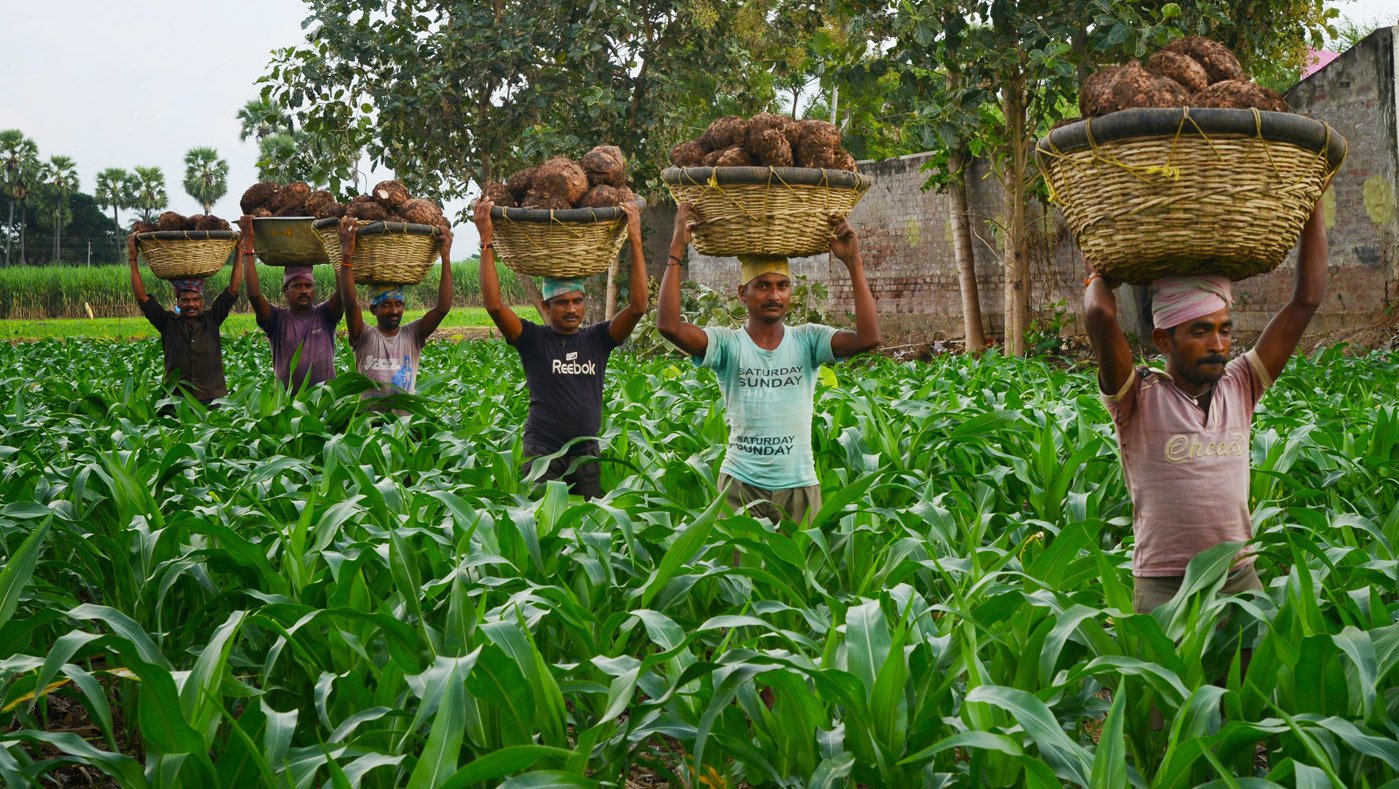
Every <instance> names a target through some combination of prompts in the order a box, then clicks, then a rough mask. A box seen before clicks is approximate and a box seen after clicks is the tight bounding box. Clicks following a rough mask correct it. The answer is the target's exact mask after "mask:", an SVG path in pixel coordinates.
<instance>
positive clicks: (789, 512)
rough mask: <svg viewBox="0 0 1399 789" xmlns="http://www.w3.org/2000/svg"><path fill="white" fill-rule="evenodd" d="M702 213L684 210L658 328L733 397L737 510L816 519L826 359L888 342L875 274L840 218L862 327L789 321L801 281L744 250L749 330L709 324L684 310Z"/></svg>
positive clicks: (840, 248)
mask: <svg viewBox="0 0 1399 789" xmlns="http://www.w3.org/2000/svg"><path fill="white" fill-rule="evenodd" d="M699 219H700V216H699V212H698V211H697V210H696V209H695V208H694V206H692V205H690V204H689V203H681V204H680V206H679V208H678V210H677V211H676V214H675V233H674V236H673V237H672V239H671V242H670V257H669V258H668V259H667V260H666V270H665V277H664V278H662V280H661V295H660V303H659V305H658V307H657V313H656V328H657V329H659V330H660V332H661V334H662V335H663V336H664V337H665V338H666V339H667V340H669V341H670V342H671V343H673V344H674V345H675V346H676V347H677V348H679V349H680V350H682V351H684V352H685V353H687V354H689V355H690V356H691V357H692V358H693V359H694V361H695V363H696V364H697V365H699V366H701V367H708V368H709V369H711V370H713V371H714V373H715V375H716V376H717V377H718V379H719V388H720V390H721V391H722V392H723V394H724V407H725V409H726V411H727V421H728V424H729V446H728V450H727V451H726V452H725V454H724V463H723V465H722V466H721V467H720V470H719V489H720V490H721V491H723V492H724V493H725V495H726V497H727V499H728V503H729V506H730V507H732V508H733V509H735V510H742V509H747V510H748V511H749V512H751V513H753V514H754V515H757V516H759V517H764V518H768V519H770V520H772V521H774V522H777V521H780V520H782V519H784V518H790V519H791V520H793V521H796V522H797V523H802V522H804V521H807V520H808V519H809V518H811V517H813V516H815V514H816V513H817V511H819V510H820V509H821V487H820V485H819V483H818V480H817V477H816V462H815V459H814V457H813V456H812V451H811V419H812V402H813V398H814V396H815V393H816V371H817V369H818V368H819V367H820V366H821V365H822V364H829V363H831V362H833V361H835V360H836V359H845V358H849V357H851V356H854V355H856V354H860V353H865V352H866V351H871V350H874V349H875V348H876V347H878V346H879V316H878V314H877V312H876V308H875V303H874V294H873V293H871V292H870V288H869V283H868V282H866V281H865V268H864V263H863V262H862V261H861V259H860V244H859V240H858V239H857V238H856V236H855V231H854V229H852V228H851V227H850V225H849V224H848V223H847V222H845V220H843V219H841V220H832V232H833V233H834V239H833V240H832V241H831V253H832V254H834V255H835V256H836V258H838V259H839V260H840V261H841V262H842V263H844V264H845V266H846V268H847V269H849V271H850V285H851V289H852V291H853V294H854V300H855V330H854V331H849V330H840V329H836V328H834V327H831V326H822V325H820V324H815V323H807V324H803V325H800V326H788V325H786V316H787V308H788V304H789V302H790V301H791V298H792V280H791V276H790V273H789V269H788V266H787V259H786V258H784V257H772V256H759V255H755V256H740V257H739V262H740V264H741V274H740V278H739V285H738V298H739V300H740V301H742V302H743V304H744V306H745V307H747V308H748V323H747V325H745V326H744V327H743V328H741V329H724V328H714V327H710V328H701V327H699V326H696V325H694V324H693V323H687V322H686V321H685V320H684V318H683V317H682V316H681V315H680V278H681V274H680V262H681V257H682V256H683V255H684V254H685V248H686V246H687V245H688V244H689V243H690V228H691V225H692V224H693V223H694V222H695V221H697V220H699Z"/></svg>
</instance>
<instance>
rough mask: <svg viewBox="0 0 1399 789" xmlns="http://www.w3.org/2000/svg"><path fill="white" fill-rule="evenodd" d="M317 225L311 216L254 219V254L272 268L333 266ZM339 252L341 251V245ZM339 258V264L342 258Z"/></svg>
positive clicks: (337, 258)
mask: <svg viewBox="0 0 1399 789" xmlns="http://www.w3.org/2000/svg"><path fill="white" fill-rule="evenodd" d="M315 222H316V220H315V219H313V218H312V217H309V216H291V217H281V216H265V217H259V218H257V219H254V220H253V251H255V252H257V256H258V258H260V259H261V260H262V262H263V263H266V264H267V265H269V266H314V265H316V264H317V263H329V262H330V259H329V258H327V257H326V256H325V246H324V245H323V244H322V243H321V236H320V234H319V233H317V232H316V229H315V227H313V225H314V224H315ZM337 244H338V242H337ZM336 249H339V246H338V245H337V247H336ZM335 258H336V260H339V259H340V256H339V254H337V255H336V256H335Z"/></svg>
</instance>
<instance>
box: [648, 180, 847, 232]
mask: <svg viewBox="0 0 1399 789" xmlns="http://www.w3.org/2000/svg"><path fill="white" fill-rule="evenodd" d="M679 169H680V177H681V178H682V179H684V180H685V181H688V182H689V184H688V185H690V186H698V187H700V188H702V189H704V190H705V192H715V193H717V194H719V195H721V196H722V197H723V198H724V199H725V200H726V201H727V202H728V203H729V204H731V205H732V206H733V207H734V208H736V209H737V210H738V213H740V214H742V215H743V216H744V217H746V218H747V219H748V220H749V221H752V222H759V221H761V220H763V219H764V218H769V217H772V216H775V215H777V214H778V213H779V212H776V211H774V210H773V209H772V208H771V207H770V206H768V205H766V202H767V199H768V198H770V197H771V192H770V191H765V192H764V198H765V200H764V210H763V212H762V213H761V214H754V213H753V212H751V211H749V210H748V208H747V206H745V205H744V203H743V202H741V201H740V200H739V199H738V198H736V197H734V196H733V195H732V194H731V193H730V192H729V191H728V190H726V189H725V188H724V186H725V185H724V184H722V183H720V182H719V175H718V171H719V168H717V167H710V168H707V169H708V170H709V177H708V178H706V179H705V180H704V181H699V180H696V179H695V177H694V176H693V175H691V174H690V173H689V171H690V170H692V169H699V168H691V167H681V168H679ZM777 169H778V168H776V167H774V166H772V165H768V167H767V181H766V182H757V183H752V184H738V185H739V186H761V187H766V188H767V189H769V190H770V189H771V188H772V187H773V179H774V178H775V179H777V183H778V184H780V185H782V186H783V187H786V189H787V190H788V191H790V192H792V193H793V194H796V193H797V186H808V187H813V188H817V189H821V188H825V189H830V190H845V189H847V187H843V186H836V185H835V184H832V183H831V170H830V169H829V168H826V167H813V168H809V169H813V170H818V171H819V172H820V173H821V176H820V179H819V180H818V181H817V182H816V183H813V184H795V185H794V184H791V183H788V182H787V180H786V179H784V178H783V177H782V174H781V173H779V172H777ZM839 172H846V171H844V170H841V171H839ZM858 175H859V174H858V173H856V176H857V177H856V179H855V184H854V185H853V186H852V187H848V188H849V189H850V190H852V191H854V192H856V193H858V194H859V195H861V196H863V195H864V193H865V192H867V191H869V188H870V186H871V185H872V184H873V182H872V181H868V180H862V179H861V178H859V177H858ZM680 185H681V186H684V185H685V184H683V183H682V184H680ZM665 186H666V190H667V191H668V192H670V196H671V198H672V199H674V200H675V202H676V203H677V204H678V203H681V202H683V200H682V198H681V196H680V195H679V194H676V191H675V186H673V185H672V184H670V183H669V182H667V183H666V185H665ZM827 211H828V213H831V214H832V215H835V214H838V213H839V211H838V210H836V209H827ZM781 213H787V212H781ZM729 218H731V215H718V216H705V217H704V218H703V219H699V220H696V221H695V222H694V226H696V227H702V226H704V225H709V224H713V223H715V222H722V221H724V220H726V219H729Z"/></svg>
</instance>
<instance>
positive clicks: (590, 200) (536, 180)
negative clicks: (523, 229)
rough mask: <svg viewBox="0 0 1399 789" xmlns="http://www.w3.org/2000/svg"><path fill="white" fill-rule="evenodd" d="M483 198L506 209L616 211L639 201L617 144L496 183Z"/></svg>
mask: <svg viewBox="0 0 1399 789" xmlns="http://www.w3.org/2000/svg"><path fill="white" fill-rule="evenodd" d="M481 197H482V199H486V200H490V201H491V202H493V203H495V204H496V205H498V206H504V207H506V208H516V207H518V208H547V209H550V210H554V211H562V210H565V209H569V208H612V207H615V206H619V205H622V204H623V203H631V202H635V201H636V195H635V193H633V192H632V190H631V188H630V187H628V186H627V160H626V157H624V156H623V155H622V149H621V148H618V147H617V146H615V145H599V146H597V147H595V148H593V149H592V150H591V151H588V152H587V153H585V154H583V156H582V157H581V158H579V159H578V160H577V161H575V160H573V159H570V158H568V157H567V156H555V157H554V158H552V159H550V160H549V161H547V162H545V163H543V164H541V165H539V166H537V167H527V168H525V169H523V170H520V171H518V172H516V173H515V174H513V175H511V176H510V177H509V178H507V179H506V180H504V181H492V182H490V183H487V184H486V186H485V188H483V189H482V190H481Z"/></svg>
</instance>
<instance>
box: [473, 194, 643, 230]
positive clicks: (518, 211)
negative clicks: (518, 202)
mask: <svg viewBox="0 0 1399 789" xmlns="http://www.w3.org/2000/svg"><path fill="white" fill-rule="evenodd" d="M634 205H635V206H636V207H637V208H645V207H646V201H645V200H642V199H641V198H637V199H636V202H635V203H634ZM625 216H626V214H624V213H622V209H621V208H620V207H618V206H609V207H606V208H561V209H558V210H553V209H549V208H520V207H516V206H502V205H498V206H494V207H493V208H491V220H492V221H498V220H505V221H509V222H534V223H537V224H546V223H549V222H567V223H569V224H573V225H587V224H593V223H596V222H615V221H617V220H618V219H622V218H624V217H625Z"/></svg>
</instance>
